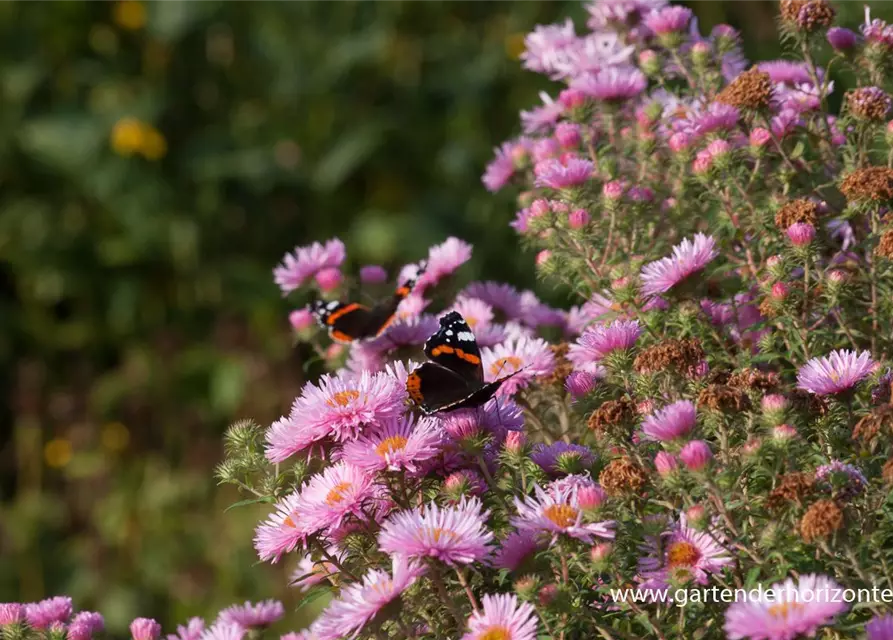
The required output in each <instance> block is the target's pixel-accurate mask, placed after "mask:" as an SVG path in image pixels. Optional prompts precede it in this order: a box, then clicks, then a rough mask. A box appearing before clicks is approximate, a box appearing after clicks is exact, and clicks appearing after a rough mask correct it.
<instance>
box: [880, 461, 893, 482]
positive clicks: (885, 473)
mask: <svg viewBox="0 0 893 640" xmlns="http://www.w3.org/2000/svg"><path fill="white" fill-rule="evenodd" d="M881 477H883V479H884V482H886V483H887V484H893V458H890V459H889V460H887V461H886V462H885V463H884V468H883V469H882V470H881Z"/></svg>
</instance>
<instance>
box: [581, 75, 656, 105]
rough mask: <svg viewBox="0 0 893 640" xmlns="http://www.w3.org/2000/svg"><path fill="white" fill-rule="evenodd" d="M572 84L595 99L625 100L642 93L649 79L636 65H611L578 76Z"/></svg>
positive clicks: (606, 100)
mask: <svg viewBox="0 0 893 640" xmlns="http://www.w3.org/2000/svg"><path fill="white" fill-rule="evenodd" d="M570 86H571V89H577V90H578V91H581V92H583V93H584V94H585V95H587V96H589V97H590V98H593V99H595V100H601V101H604V102H623V101H625V100H630V99H631V98H635V97H636V96H638V95H639V94H641V93H642V92H643V91H644V90H645V88H646V87H647V86H648V79H647V78H646V77H645V74H643V73H642V72H641V71H639V70H638V69H636V68H634V67H609V68H607V69H602V70H601V71H597V72H595V73H585V74H583V75H580V76H577V77H576V78H574V79H573V80H571V84H570Z"/></svg>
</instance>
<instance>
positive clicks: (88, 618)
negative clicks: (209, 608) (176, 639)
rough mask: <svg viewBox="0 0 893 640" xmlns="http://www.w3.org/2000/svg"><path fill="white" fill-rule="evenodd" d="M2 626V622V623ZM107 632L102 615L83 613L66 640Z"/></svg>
mask: <svg viewBox="0 0 893 640" xmlns="http://www.w3.org/2000/svg"><path fill="white" fill-rule="evenodd" d="M0 624H2V622H0ZM104 630H105V619H104V618H103V617H102V615H101V614H99V613H95V612H93V611H81V612H80V613H78V614H76V615H75V616H74V618H72V620H71V624H69V625H68V629H67V631H66V634H65V638H66V640H90V639H91V638H92V637H93V636H94V635H96V634H98V633H101V632H102V631H104ZM182 640H196V639H195V638H182Z"/></svg>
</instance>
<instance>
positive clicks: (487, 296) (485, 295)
mask: <svg viewBox="0 0 893 640" xmlns="http://www.w3.org/2000/svg"><path fill="white" fill-rule="evenodd" d="M463 297H466V298H477V299H478V300H483V301H484V302H486V303H487V304H489V305H490V306H491V307H493V309H495V310H497V311H499V312H501V313H502V314H503V316H504V318H505V319H514V318H518V317H520V315H521V293H520V292H519V291H518V290H517V289H515V287H513V286H512V285H510V284H504V283H501V282H492V281H487V282H472V283H471V284H469V285H468V286H467V287H465V288H464V289H463V290H462V291H461V293H459V296H458V298H463ZM469 326H470V325H469ZM473 328H474V327H472V329H473Z"/></svg>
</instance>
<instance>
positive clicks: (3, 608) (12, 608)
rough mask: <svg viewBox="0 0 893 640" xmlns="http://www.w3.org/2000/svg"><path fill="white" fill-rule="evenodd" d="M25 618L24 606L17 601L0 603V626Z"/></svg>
mask: <svg viewBox="0 0 893 640" xmlns="http://www.w3.org/2000/svg"><path fill="white" fill-rule="evenodd" d="M24 619H25V607H24V606H23V605H21V604H19V603H17V602H11V603H8V604H0V627H2V626H5V625H8V624H18V623H20V622H22V621H23V620H24Z"/></svg>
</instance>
